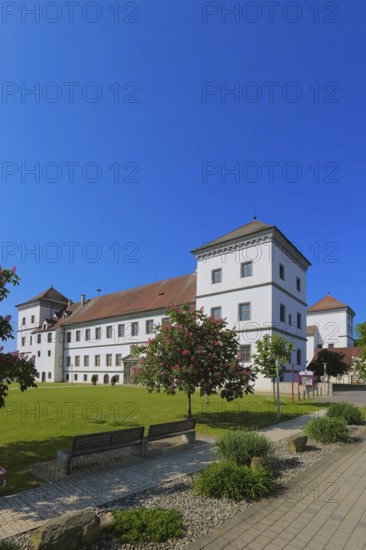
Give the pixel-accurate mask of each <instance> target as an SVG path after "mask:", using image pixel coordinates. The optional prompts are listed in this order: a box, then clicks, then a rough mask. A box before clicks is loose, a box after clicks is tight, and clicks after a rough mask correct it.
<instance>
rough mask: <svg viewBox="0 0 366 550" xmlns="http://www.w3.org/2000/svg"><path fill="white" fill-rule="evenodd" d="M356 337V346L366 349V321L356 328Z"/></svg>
mask: <svg viewBox="0 0 366 550" xmlns="http://www.w3.org/2000/svg"><path fill="white" fill-rule="evenodd" d="M356 335H357V339H356V341H355V345H356V346H361V347H363V348H366V321H364V322H363V323H359V324H358V325H357V326H356Z"/></svg>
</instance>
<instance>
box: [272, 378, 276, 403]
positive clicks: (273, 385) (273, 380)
mask: <svg viewBox="0 0 366 550" xmlns="http://www.w3.org/2000/svg"><path fill="white" fill-rule="evenodd" d="M272 387H273V402H274V403H275V402H276V380H275V378H272Z"/></svg>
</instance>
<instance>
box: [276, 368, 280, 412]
mask: <svg viewBox="0 0 366 550" xmlns="http://www.w3.org/2000/svg"><path fill="white" fill-rule="evenodd" d="M276 376H277V418H281V404H280V359H279V357H276Z"/></svg>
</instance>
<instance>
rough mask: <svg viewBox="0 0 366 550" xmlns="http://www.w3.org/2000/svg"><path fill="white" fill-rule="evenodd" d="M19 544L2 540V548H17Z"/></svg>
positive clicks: (8, 549) (7, 549)
mask: <svg viewBox="0 0 366 550" xmlns="http://www.w3.org/2000/svg"><path fill="white" fill-rule="evenodd" d="M17 548H18V546H16V544H14V542H10V541H7V540H0V550H16V549H17Z"/></svg>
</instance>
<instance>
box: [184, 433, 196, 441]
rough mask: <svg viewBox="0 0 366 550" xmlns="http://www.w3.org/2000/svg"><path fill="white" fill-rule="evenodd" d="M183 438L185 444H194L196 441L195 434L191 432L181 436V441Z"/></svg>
mask: <svg viewBox="0 0 366 550" xmlns="http://www.w3.org/2000/svg"><path fill="white" fill-rule="evenodd" d="M183 437H184V438H185V440H186V441H187V443H195V441H196V432H191V433H189V434H184V435H182V439H183Z"/></svg>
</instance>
